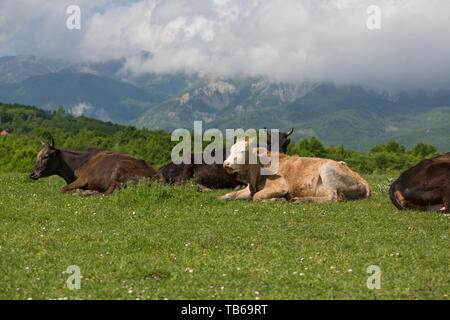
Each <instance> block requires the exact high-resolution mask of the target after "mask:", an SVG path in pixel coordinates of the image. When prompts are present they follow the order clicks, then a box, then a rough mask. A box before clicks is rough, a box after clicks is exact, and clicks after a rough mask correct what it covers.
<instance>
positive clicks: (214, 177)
mask: <svg viewBox="0 0 450 320" xmlns="http://www.w3.org/2000/svg"><path fill="white" fill-rule="evenodd" d="M264 129H266V128H264ZM266 130H267V129H266ZM293 132H294V129H291V130H289V131H288V132H280V133H279V134H278V146H279V149H278V150H279V151H280V152H281V153H286V150H287V147H288V145H289V143H290V142H291V140H290V139H289V136H290V135H291V134H292V133H293ZM271 142H272V140H271V133H270V130H267V147H268V148H269V150H270V148H271ZM218 152H222V159H225V158H226V156H227V149H222V150H219V151H218ZM214 155H215V151H213V152H212V153H211V155H210V157H212V158H213V157H214ZM186 156H187V157H190V163H181V164H174V163H169V164H166V165H165V166H162V167H161V168H159V169H158V172H159V173H160V174H161V175H162V177H163V179H164V182H165V183H168V184H172V185H183V184H185V183H186V181H187V180H189V179H193V180H194V181H195V182H196V183H198V184H200V185H202V186H204V187H207V188H215V189H221V188H224V189H225V188H226V189H234V188H236V187H241V186H243V185H244V183H243V181H242V180H241V179H240V178H239V177H238V175H237V174H236V173H227V171H225V169H224V168H223V165H222V164H221V163H213V164H206V163H200V164H194V156H193V155H192V154H191V155H186ZM204 157H205V155H203V158H204Z"/></svg>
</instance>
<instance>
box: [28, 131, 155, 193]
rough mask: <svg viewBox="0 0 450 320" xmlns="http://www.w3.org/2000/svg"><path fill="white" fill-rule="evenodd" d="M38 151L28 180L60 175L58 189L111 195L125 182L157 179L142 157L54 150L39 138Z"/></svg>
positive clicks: (115, 153)
mask: <svg viewBox="0 0 450 320" xmlns="http://www.w3.org/2000/svg"><path fill="white" fill-rule="evenodd" d="M41 144H42V147H43V148H42V150H41V151H40V152H39V154H38V156H37V161H36V164H35V165H34V168H33V170H32V171H31V173H30V178H31V179H39V178H43V177H48V176H52V175H55V174H56V175H58V176H60V177H61V178H63V179H64V180H65V181H66V183H67V185H66V186H64V187H63V188H62V189H61V192H67V193H78V192H79V193H81V194H83V195H95V194H98V195H100V194H105V195H108V194H112V193H113V192H114V191H115V190H119V189H120V185H121V184H123V183H125V182H132V183H134V184H137V183H138V181H139V180H140V179H142V178H149V179H150V182H152V181H154V180H156V179H159V178H160V175H159V174H158V172H157V171H156V170H155V169H153V168H152V167H151V166H149V165H148V164H147V163H146V162H145V161H144V160H142V159H137V158H134V157H132V156H130V155H127V154H124V153H118V152H113V151H110V150H107V149H96V148H91V149H86V150H84V151H69V150H60V149H56V148H55V146H54V144H55V143H54V141H53V138H52V142H51V143H50V144H48V143H44V142H42V141H41Z"/></svg>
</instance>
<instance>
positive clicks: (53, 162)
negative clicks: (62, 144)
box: [30, 138, 61, 179]
mask: <svg viewBox="0 0 450 320" xmlns="http://www.w3.org/2000/svg"><path fill="white" fill-rule="evenodd" d="M41 144H42V150H41V151H39V153H38V155H37V161H36V164H35V165H34V167H33V170H31V172H30V178H31V179H39V178H43V177H48V176H51V175H54V174H55V173H56V171H57V169H58V167H59V164H60V161H59V159H60V153H61V152H60V150H58V149H55V141H54V140H53V138H52V141H51V143H50V144H49V143H45V142H43V141H42V140H41Z"/></svg>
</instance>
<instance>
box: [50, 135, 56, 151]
mask: <svg viewBox="0 0 450 320" xmlns="http://www.w3.org/2000/svg"><path fill="white" fill-rule="evenodd" d="M51 138H52V142H51V143H50V147H52V148H54V147H55V140H54V139H53V137H51Z"/></svg>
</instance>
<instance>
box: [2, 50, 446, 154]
mask: <svg viewBox="0 0 450 320" xmlns="http://www.w3.org/2000/svg"><path fill="white" fill-rule="evenodd" d="M142 59H151V55H149V54H145V53H142ZM125 63H126V58H123V59H116V60H111V61H105V62H103V63H69V62H64V61H60V60H49V59H38V58H34V57H23V56H20V57H3V58H0V71H1V70H4V72H5V73H4V74H3V75H2V76H1V77H0V101H3V102H7V103H22V104H27V105H34V106H36V107H38V108H41V109H45V110H56V109H57V108H58V107H59V106H60V105H61V106H63V107H64V109H65V111H66V112H69V113H72V114H73V115H75V116H80V115H84V116H88V117H93V118H96V119H101V120H105V121H112V122H115V123H120V124H124V125H126V124H131V125H134V126H136V127H138V128H144V127H145V128H148V129H150V130H155V129H163V130H166V131H171V130H173V129H175V128H180V127H181V128H187V129H192V126H193V122H194V120H202V121H203V127H204V129H207V128H220V129H225V128H239V127H242V128H262V127H264V126H266V127H270V128H280V129H282V130H287V129H289V128H291V127H293V128H295V132H294V135H293V139H295V140H296V141H299V140H300V139H302V138H305V137H311V136H316V137H317V138H318V139H320V140H321V141H323V142H324V144H325V145H339V144H344V145H345V147H348V148H351V149H355V150H359V151H368V150H369V149H370V146H372V145H374V144H380V143H387V142H388V141H389V140H391V139H395V140H397V141H399V142H401V143H402V144H404V145H405V146H407V147H408V148H411V147H413V146H414V145H416V144H417V143H418V142H419V141H423V142H426V143H432V144H434V145H436V147H437V148H438V150H439V151H441V152H443V151H448V150H450V133H449V130H448V123H449V122H450V89H447V90H442V89H440V90H434V91H424V90H413V91H409V92H387V91H385V90H379V89H374V88H367V87H364V86H358V85H353V86H350V85H348V86H337V85H334V84H331V83H312V82H304V83H298V84H292V83H282V82H276V81H271V80H269V79H266V78H262V77H253V78H252V77H242V78H232V79H212V78H208V77H205V76H201V75H199V74H192V75H187V74H183V73H174V74H156V73H144V74H130V73H129V72H127V71H126V70H124V69H123V68H124V65H125Z"/></svg>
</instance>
